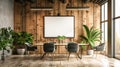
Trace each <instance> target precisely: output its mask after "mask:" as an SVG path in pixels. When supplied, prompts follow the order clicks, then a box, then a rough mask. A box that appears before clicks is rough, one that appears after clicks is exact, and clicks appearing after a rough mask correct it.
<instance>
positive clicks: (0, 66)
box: [0, 55, 120, 67]
mask: <svg viewBox="0 0 120 67" xmlns="http://www.w3.org/2000/svg"><path fill="white" fill-rule="evenodd" d="M0 67H120V60H117V59H114V58H108V57H106V56H104V55H97V57H95V56H90V55H84V56H83V58H82V59H78V60H77V59H76V57H75V56H74V55H71V56H70V59H69V60H67V56H65V55H57V56H55V57H54V60H52V57H51V56H45V58H44V59H42V60H41V59H40V56H39V55H29V56H28V55H12V56H10V57H7V58H6V60H5V62H2V61H0Z"/></svg>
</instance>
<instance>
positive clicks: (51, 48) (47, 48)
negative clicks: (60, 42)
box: [43, 43, 55, 52]
mask: <svg viewBox="0 0 120 67" xmlns="http://www.w3.org/2000/svg"><path fill="white" fill-rule="evenodd" d="M43 50H44V52H54V50H55V45H54V43H44V45H43Z"/></svg>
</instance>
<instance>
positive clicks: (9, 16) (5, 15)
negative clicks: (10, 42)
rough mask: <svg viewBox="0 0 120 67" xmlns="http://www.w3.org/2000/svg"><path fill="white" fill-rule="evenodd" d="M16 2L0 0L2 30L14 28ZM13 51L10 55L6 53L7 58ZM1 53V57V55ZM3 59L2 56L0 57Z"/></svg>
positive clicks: (0, 26) (0, 24)
mask: <svg viewBox="0 0 120 67" xmlns="http://www.w3.org/2000/svg"><path fill="white" fill-rule="evenodd" d="M13 13H14V0H0V28H2V27H11V28H12V29H14V28H13V24H14V14H13ZM11 52H12V51H11V49H10V52H9V53H8V52H7V51H5V54H6V56H8V55H11ZM1 53H2V52H1V51H0V55H1ZM0 59H1V56H0Z"/></svg>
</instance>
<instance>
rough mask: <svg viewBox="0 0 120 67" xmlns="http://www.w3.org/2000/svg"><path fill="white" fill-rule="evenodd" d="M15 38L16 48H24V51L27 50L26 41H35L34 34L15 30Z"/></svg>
mask: <svg viewBox="0 0 120 67" xmlns="http://www.w3.org/2000/svg"><path fill="white" fill-rule="evenodd" d="M13 38H14V44H15V45H16V48H17V49H22V50H23V49H24V51H23V52H25V44H26V43H30V44H31V43H33V35H32V34H30V33H28V32H15V33H14V36H13Z"/></svg>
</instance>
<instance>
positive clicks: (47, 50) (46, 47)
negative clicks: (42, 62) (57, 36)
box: [41, 43, 55, 59]
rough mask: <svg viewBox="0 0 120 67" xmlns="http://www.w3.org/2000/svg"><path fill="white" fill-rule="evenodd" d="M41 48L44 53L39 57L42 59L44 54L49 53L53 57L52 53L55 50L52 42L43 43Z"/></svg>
mask: <svg viewBox="0 0 120 67" xmlns="http://www.w3.org/2000/svg"><path fill="white" fill-rule="evenodd" d="M43 50H44V54H43V56H42V57H41V59H43V58H44V56H45V55H46V54H50V53H51V54H52V55H53V58H54V54H53V53H54V52H55V45H54V43H44V45H43Z"/></svg>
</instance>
